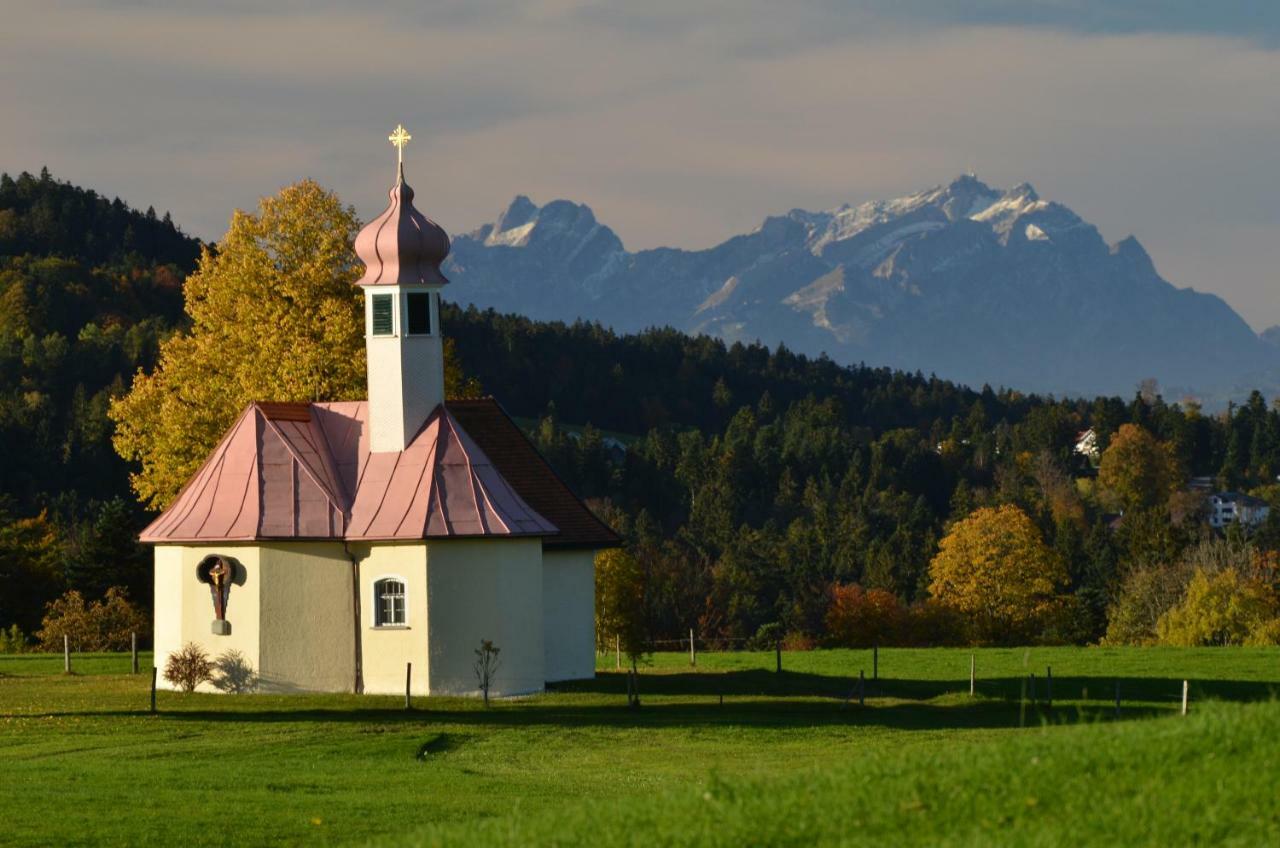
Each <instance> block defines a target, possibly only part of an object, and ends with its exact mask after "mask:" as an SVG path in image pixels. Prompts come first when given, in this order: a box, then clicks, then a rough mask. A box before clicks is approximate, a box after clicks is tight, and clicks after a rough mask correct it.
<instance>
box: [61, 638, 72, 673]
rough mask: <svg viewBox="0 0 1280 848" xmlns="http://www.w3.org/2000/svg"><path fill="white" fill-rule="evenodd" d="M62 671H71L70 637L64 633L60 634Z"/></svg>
mask: <svg viewBox="0 0 1280 848" xmlns="http://www.w3.org/2000/svg"><path fill="white" fill-rule="evenodd" d="M62 671H63V673H64V674H70V673H71V638H70V637H69V636H67V634H65V633H63V634H62Z"/></svg>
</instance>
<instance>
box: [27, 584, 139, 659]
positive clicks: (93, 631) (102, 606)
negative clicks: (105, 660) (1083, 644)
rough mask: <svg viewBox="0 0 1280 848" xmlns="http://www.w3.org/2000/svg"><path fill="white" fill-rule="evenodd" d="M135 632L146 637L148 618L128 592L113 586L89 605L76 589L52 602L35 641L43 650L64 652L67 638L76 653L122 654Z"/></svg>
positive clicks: (48, 606)
mask: <svg viewBox="0 0 1280 848" xmlns="http://www.w3.org/2000/svg"><path fill="white" fill-rule="evenodd" d="M133 633H137V634H138V636H139V638H143V637H145V636H146V635H147V633H148V628H147V617H146V616H145V615H143V613H142V611H141V610H139V609H138V608H137V607H136V606H134V605H133V604H132V603H131V602H130V601H129V593H128V591H127V590H125V589H124V588H122V587H119V586H113V587H112V588H110V589H108V590H107V594H106V596H105V597H104V598H103V599H102V600H100V601H94V602H92V603H90V604H86V603H85V600H84V596H83V595H81V594H80V593H79V592H77V591H76V590H74V589H72V590H71V591H69V592H67V593H66V594H65V595H63V596H62V597H60V598H58V599H57V600H54V601H50V602H49V603H48V604H47V605H46V607H45V614H44V621H43V622H41V628H40V630H39V632H37V633H36V638H38V639H39V640H40V650H42V651H61V650H62V637H63V636H64V635H65V636H66V637H67V638H68V640H69V641H70V643H71V647H72V649H73V650H76V651H123V650H126V649H127V648H129V646H130V642H131V641H132V640H131V635H132V634H133Z"/></svg>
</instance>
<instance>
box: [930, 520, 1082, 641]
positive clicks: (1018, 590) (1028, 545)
mask: <svg viewBox="0 0 1280 848" xmlns="http://www.w3.org/2000/svg"><path fill="white" fill-rule="evenodd" d="M929 575H930V577H931V578H932V582H931V584H930V586H929V591H930V592H931V593H932V594H933V596H934V597H935V598H937V599H938V601H939V602H941V603H943V604H945V605H947V606H950V607H952V608H954V609H956V610H957V611H959V612H960V613H961V614H963V615H964V616H965V618H966V619H967V622H968V625H969V628H970V633H971V636H972V638H973V639H974V640H975V641H979V642H1012V641H1017V640H1022V639H1027V638H1030V637H1031V636H1033V635H1035V632H1036V630H1037V628H1038V627H1039V626H1040V625H1041V624H1042V623H1043V622H1045V621H1046V620H1047V619H1048V618H1050V617H1051V616H1052V615H1053V614H1054V613H1055V612H1056V609H1057V606H1058V605H1059V603H1060V600H1061V598H1060V596H1059V592H1060V590H1061V589H1062V588H1063V586H1064V585H1065V584H1066V582H1067V573H1066V568H1065V567H1064V566H1063V564H1062V562H1061V561H1060V560H1059V559H1058V557H1056V556H1055V555H1054V554H1053V552H1052V551H1051V550H1050V549H1049V548H1048V546H1046V545H1045V543H1044V540H1043V539H1042V538H1041V536H1040V531H1039V530H1038V529H1037V528H1036V526H1035V524H1034V523H1032V521H1031V519H1030V518H1028V517H1027V515H1026V513H1024V512H1023V511H1022V510H1021V509H1019V508H1018V507H1016V506H1011V505H1005V506H1000V507H984V508H982V509H978V510H976V511H974V512H973V513H972V514H971V515H969V517H968V518H966V519H964V520H963V521H960V522H957V523H956V524H955V525H954V526H952V528H951V530H950V532H948V533H947V535H946V536H945V537H944V538H943V539H942V542H941V543H940V545H939V551H938V554H937V555H936V556H935V557H934V558H933V561H932V562H931V563H930V566H929Z"/></svg>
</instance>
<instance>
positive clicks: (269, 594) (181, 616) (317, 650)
mask: <svg viewBox="0 0 1280 848" xmlns="http://www.w3.org/2000/svg"><path fill="white" fill-rule="evenodd" d="M211 554H222V555H225V556H230V557H234V558H235V560H236V561H237V562H238V563H239V566H240V569H241V571H242V573H241V574H240V575H238V582H237V583H235V584H233V585H232V587H231V591H230V595H229V597H228V601H227V621H228V622H230V625H231V627H230V632H229V633H227V634H226V635H215V634H214V633H213V632H211V628H210V624H211V622H212V621H213V618H214V614H213V602H212V600H211V598H210V594H209V586H208V585H207V584H204V583H201V582H200V581H199V579H198V578H197V576H196V567H197V566H198V565H199V563H200V561H201V560H202V559H204V558H205V557H206V556H209V555H211ZM155 593H156V594H155V598H156V620H155V663H156V667H157V668H160V669H162V670H163V669H164V666H165V663H166V662H167V661H168V657H169V654H171V653H172V652H174V651H177V650H179V649H180V648H181V647H182V646H183V645H185V644H186V643H187V642H194V643H195V644H197V645H199V646H201V647H202V648H204V650H205V651H206V652H207V653H208V654H209V656H210V657H211V658H213V659H215V660H216V659H217V658H218V657H220V656H222V655H224V654H226V653H227V652H228V651H238V652H239V653H240V654H241V655H243V657H244V659H245V661H246V662H248V663H249V664H250V665H251V666H252V667H253V669H254V671H255V673H256V674H257V676H258V681H259V689H261V690H262V691H268V692H342V691H348V692H349V691H351V689H352V688H353V686H354V680H355V653H354V647H353V646H354V642H355V625H354V611H353V609H352V606H351V604H350V598H351V562H350V560H349V559H347V557H346V554H345V552H344V551H343V547H342V545H341V544H338V543H332V542H301V543H297V542H295V543H287V544H286V543H264V544H248V545H237V544H225V543H224V544H220V545H216V546H214V545H208V546H206V545H158V546H156V562H155ZM158 685H160V686H164V687H168V686H169V684H168V682H167V681H165V680H164V679H163V677H162V678H161V679H160V680H159V681H158ZM402 685H403V684H402ZM201 689H202V690H203V691H216V690H215V689H214V687H213V686H211V685H209V684H205V685H203V686H202V687H201Z"/></svg>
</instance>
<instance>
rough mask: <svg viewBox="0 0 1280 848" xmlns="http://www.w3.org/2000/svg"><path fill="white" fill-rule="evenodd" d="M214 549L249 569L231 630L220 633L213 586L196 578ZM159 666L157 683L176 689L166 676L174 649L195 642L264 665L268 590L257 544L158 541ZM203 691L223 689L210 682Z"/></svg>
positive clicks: (232, 600)
mask: <svg viewBox="0 0 1280 848" xmlns="http://www.w3.org/2000/svg"><path fill="white" fill-rule="evenodd" d="M210 554H222V555H224V556H232V557H235V559H236V560H237V561H238V562H239V563H240V565H241V567H242V568H243V569H244V578H245V579H244V584H243V585H233V586H232V587H231V592H230V596H229V597H228V599H227V621H229V622H230V623H231V632H230V633H229V634H228V635H226V636H215V635H214V634H213V633H212V632H211V631H210V624H211V623H212V622H213V618H214V612H213V598H212V596H211V594H210V592H209V586H208V584H206V583H201V582H200V581H199V579H198V578H197V577H196V566H198V565H199V564H200V560H202V559H204V558H205V557H206V556H208V555H210ZM155 563H156V566H155V607H156V615H155V642H154V645H155V665H156V668H158V669H160V674H159V675H158V678H157V681H156V685H157V686H159V687H161V688H164V689H173V688H175V687H174V686H173V685H172V684H170V683H169V682H168V681H166V680H165V679H164V667H165V663H166V662H167V661H168V658H169V654H170V653H172V652H174V651H177V650H179V649H181V648H182V646H183V645H185V644H186V643H187V642H194V643H195V644H197V645H199V646H201V647H202V648H204V649H205V651H206V652H208V654H209V656H210V658H211V659H214V660H216V659H217V658H218V657H219V656H221V655H222V654H224V653H226V652H227V651H233V650H234V651H239V652H240V653H241V654H242V655H243V656H244V658H245V660H246V661H247V662H248V663H250V664H251V665H252V666H253V667H254V668H255V669H257V668H258V667H259V665H260V661H261V658H260V654H259V638H258V636H259V631H258V623H259V620H260V606H259V593H260V592H261V589H262V580H261V573H260V571H259V568H258V548H257V546H256V545H237V544H231V543H220V544H217V545H157V546H156V550H155ZM199 691H202V692H216V691H218V690H217V689H215V688H214V687H213V686H212V685H210V684H208V683H205V684H202V685H201V686H200V690H199Z"/></svg>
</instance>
